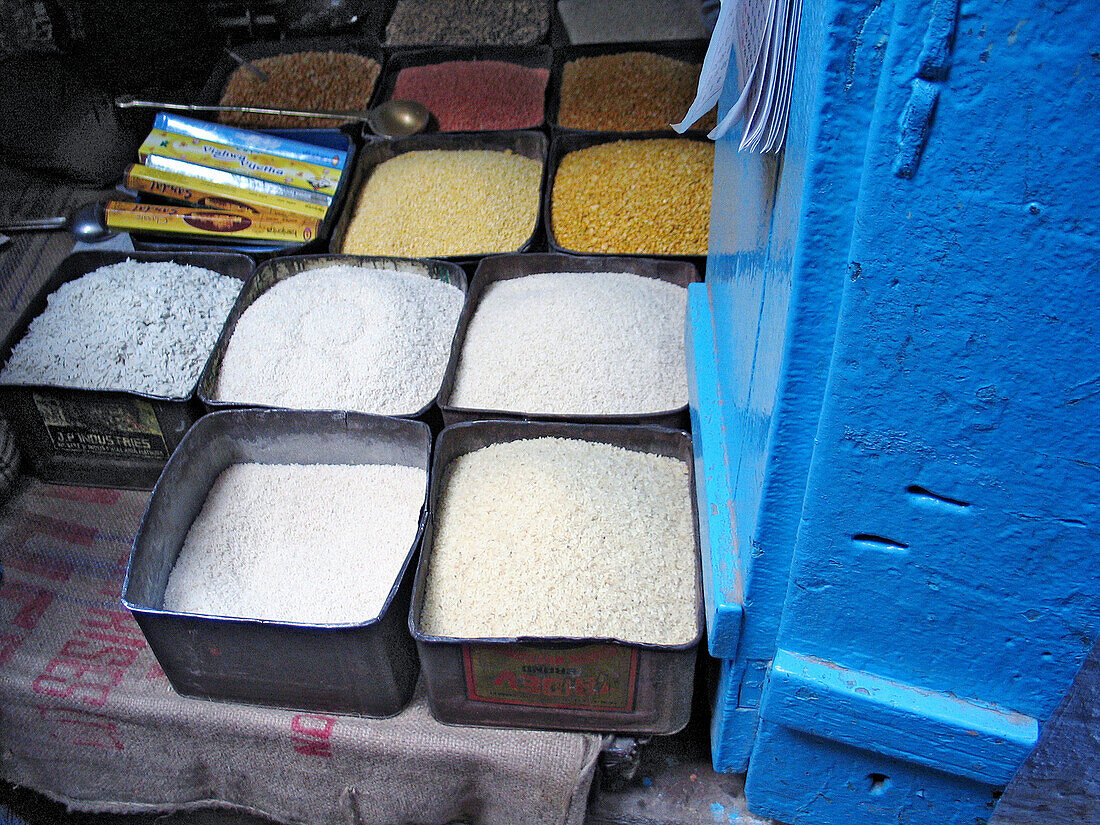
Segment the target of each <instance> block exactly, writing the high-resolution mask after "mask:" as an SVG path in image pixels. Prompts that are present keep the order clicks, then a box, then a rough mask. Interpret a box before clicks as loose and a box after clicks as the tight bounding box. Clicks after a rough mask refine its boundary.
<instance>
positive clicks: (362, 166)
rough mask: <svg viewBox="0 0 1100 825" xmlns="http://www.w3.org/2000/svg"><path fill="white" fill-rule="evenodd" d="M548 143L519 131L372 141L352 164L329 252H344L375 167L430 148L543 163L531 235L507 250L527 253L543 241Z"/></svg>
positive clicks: (463, 258) (457, 258)
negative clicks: (508, 154)
mask: <svg viewBox="0 0 1100 825" xmlns="http://www.w3.org/2000/svg"><path fill="white" fill-rule="evenodd" d="M548 146H549V141H548V140H547V137H546V135H544V134H543V133H542V132H535V131H520V132H474V133H454V134H433V135H417V136H416V137H410V138H404V139H402V140H371V141H368V142H367V143H365V144H364V146H363V148H362V150H360V152H359V158H358V160H357V162H356V165H355V170H354V172H353V177H352V180H351V185H350V186H349V189H348V195H347V203H346V205H345V207H344V210H343V215H342V216H341V218H340V220H339V222H338V223H337V224H336V227H335V229H334V230H333V233H332V240H331V241H330V243H329V249H330V250H331V251H332V252H340V251H341V250H342V249H343V245H344V238H345V236H346V234H347V229H348V225H349V224H350V222H351V219H352V217H353V216H354V214H355V209H356V207H357V206H358V201H359V194H360V192H361V191H362V189H363V187H364V186H365V185H366V183H367V181H368V180H369V179H370V176H371V174H372V173H373V172H374V169H375V167H377V166H378V165H379V164H381V163H383V162H385V161H387V160H390V159H391V158H394V157H397V156H398V155H400V154H403V153H405V152H415V151H421V150H430V149H445V150H457V151H463V150H471V149H490V150H493V151H497V152H505V151H510V152H513V153H514V154H517V155H522V156H523V157H526V158H531V159H533V160H537V161H539V163H541V164H542V177H541V179H540V182H539V191H540V204H539V208H538V209H537V210H536V211H537V214H536V215H535V225H534V228H533V229H532V230H531V234H530V235H529V236H528V238H527V240H526V241H525V242H524V243H523V244H522V245H521V246H520V247H519V249H515V250H510V251H513V252H526V251H528V250H531V249H533V248H535V247H536V245H537V244H538V243H539V242H540V241H541V239H542V234H541V233H542V223H541V220H540V216H541V214H542V208H541V203H542V192H543V191H544V190H545V188H546V180H547V178H546V166H547V164H546V155H547V151H548ZM488 254H495V253H492V252H488V251H484V250H482V251H473V252H469V253H464V254H461V255H438V256H434V257H435V258H437V259H438V260H444V261H454V262H469V261H473V260H476V259H480V258H482V257H484V256H485V255H488Z"/></svg>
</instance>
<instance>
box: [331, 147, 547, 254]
mask: <svg viewBox="0 0 1100 825" xmlns="http://www.w3.org/2000/svg"><path fill="white" fill-rule="evenodd" d="M541 179H542V164H541V163H540V162H539V161H537V160H532V159H531V158H526V157H523V156H522V155H517V154H514V153H512V152H496V151H491V150H487V149H459V150H445V149H429V150H421V151H414V152H405V153H404V154H400V155H397V156H396V157H394V158H391V159H389V160H387V161H384V162H383V163H380V164H379V165H378V166H377V167H376V168H375V169H374V171H373V172H372V173H371V176H370V178H369V179H368V180H367V183H366V185H365V186H364V187H363V189H362V193H361V194H360V196H359V201H358V203H357V204H356V206H355V212H354V213H353V215H352V218H351V221H350V222H349V223H348V227H347V232H346V235H345V237H344V243H343V249H342V250H341V251H342V252H345V253H351V254H359V255H393V256H398V257H402V256H405V257H411V258H433V257H434V258H438V257H447V256H455V255H484V254H489V253H493V252H515V251H517V250H518V249H519V248H520V247H522V246H523V245H524V244H525V243H526V242H527V240H528V239H529V238H530V237H531V233H532V232H534V231H535V224H536V222H537V220H538V209H539V184H540V183H541Z"/></svg>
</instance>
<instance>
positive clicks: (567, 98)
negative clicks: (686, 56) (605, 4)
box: [558, 52, 717, 132]
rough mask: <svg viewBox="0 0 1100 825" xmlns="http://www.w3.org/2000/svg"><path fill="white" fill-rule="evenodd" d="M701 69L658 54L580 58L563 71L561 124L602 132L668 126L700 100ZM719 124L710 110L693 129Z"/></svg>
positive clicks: (560, 107)
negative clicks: (698, 86)
mask: <svg viewBox="0 0 1100 825" xmlns="http://www.w3.org/2000/svg"><path fill="white" fill-rule="evenodd" d="M701 68H702V67H701V66H700V65H699V64H697V63H686V62H684V61H682V60H675V59H673V58H671V57H665V56H664V55H661V54H655V53H653V52H621V53H619V54H603V55H595V56H593V57H580V58H577V59H576V60H572V61H570V62H569V63H566V64H565V67H564V68H563V70H562V76H561V102H560V104H559V106H558V124H559V125H560V126H564V127H566V128H568V129H589V130H593V131H598V132H632V131H643V130H647V129H668V128H669V124H670V123H676V122H679V121H680V119H681V118H682V117H683V116H684V114H685V113H686V112H687V110H688V107H689V106H690V105H691V102H692V101H693V100H694V99H695V86H696V84H697V82H698V80H699V71H700V69H701ZM716 122H717V121H716V118H715V115H714V113H713V112H710V113H708V114H707V115H705V116H704V117H703V119H702V120H700V121H699V122H698V123H697V124H695V126H694V128H696V129H711V128H713V127H714V125H715V123H716Z"/></svg>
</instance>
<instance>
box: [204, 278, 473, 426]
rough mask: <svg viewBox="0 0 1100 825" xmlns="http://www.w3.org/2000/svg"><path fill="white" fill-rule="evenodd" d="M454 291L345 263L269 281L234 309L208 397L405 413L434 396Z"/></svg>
mask: <svg viewBox="0 0 1100 825" xmlns="http://www.w3.org/2000/svg"><path fill="white" fill-rule="evenodd" d="M464 300H465V295H464V294H463V292H462V290H461V289H458V288H457V287H454V286H451V285H450V284H447V283H444V282H443V281H439V280H436V279H434V278H428V277H425V276H423V275H418V274H416V273H411V272H397V271H393V270H383V269H371V268H367V267H356V266H348V265H345V264H341V265H337V266H331V267H325V268H321V269H315V270H310V271H307V272H302V273H300V274H298V275H295V276H293V277H291V278H287V279H286V280H283V281H280V282H279V283H277V284H275V285H274V286H273V287H271V289H269V290H267V291H266V292H264V293H263V294H262V295H260V297H259V298H257V299H256V301H255V302H253V303H252V304H251V305H250V306H249V307H248V309H246V310H245V311H244V313H242V315H241V317H240V318H239V319H238V321H237V325H236V327H235V329H234V330H233V334H232V336H231V338H230V339H229V345H228V347H227V348H226V351H225V355H224V357H223V359H222V363H221V368H220V369H219V372H218V379H217V385H216V388H215V398H217V399H218V400H220V401H236V402H242V403H254V404H266V405H269V406H273V407H291V408H295V409H338V410H356V411H359V412H367V413H375V414H378V415H412V414H415V413H417V412H419V411H420V410H421V409H423V408H424V407H425V406H427V405H428V404H429V403H431V401H432V399H434V398H435V395H436V393H437V392H439V387H440V385H441V384H442V383H443V373H444V372H445V371H446V368H447V361H448V359H449V358H450V355H451V343H452V341H453V339H454V332H455V327H456V326H457V324H458V316H459V313H460V312H461V311H462V304H463V301H464Z"/></svg>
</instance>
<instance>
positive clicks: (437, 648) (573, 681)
mask: <svg viewBox="0 0 1100 825" xmlns="http://www.w3.org/2000/svg"><path fill="white" fill-rule="evenodd" d="M543 437H557V438H569V439H582V440H586V441H594V442H602V443H607V444H614V445H616V446H620V447H624V448H627V449H631V450H637V451H641V452H649V453H654V454H658V455H664V456H670V457H674V458H678V459H680V460H682V461H684V462H686V463H687V465H688V473H689V481H690V484H691V486H692V487H694V476H693V475H692V469H691V468H692V450H691V438H690V436H689V435H688V434H687V433H685V432H682V431H680V430H672V429H665V428H659V427H626V426H600V425H581V424H564V423H548V422H526V421H480V422H471V423H465V424H456V425H454V426H451V427H447V428H446V429H444V430H443V432H442V433H441V434H440V435H439V438H438V439H437V441H436V448H435V455H434V458H433V464H432V489H431V493H430V496H429V508H430V509H431V510H432V512H435V509H436V507H437V506H438V503H439V498H440V496H441V494H442V492H443V490H442V483H441V482H442V479H443V478H444V473H445V471H446V467H447V465H448V464H449V463H450V462H451V461H453V460H454V459H455V458H457V457H458V456H461V455H463V454H465V453H469V452H473V451H474V450H478V449H481V448H482V447H487V446H489V445H490V444H497V443H502V442H509V441H516V440H520V439H528V438H543ZM691 499H692V505H691V506H692V519H693V522H694V523H695V531H694V533H695V536H696V538H695V542H696V571H697V575H696V596H695V609H696V616H697V619H696V622H697V628H698V629H697V633H696V636H695V638H694V639H693V640H692V641H691V642H689V643H687V644H684V645H657V644H639V643H631V642H625V641H622V640H620V639H614V638H562V637H555V638H542V637H514V638H455V637H446V636H434V635H431V634H428V633H426V632H424V631H423V630H422V629H421V626H420V613H421V609H422V608H423V605H424V597H425V586H426V583H427V576H428V569H429V567H430V565H431V547H432V540H433V527H434V525H433V524H429V525H428V528H427V530H426V532H425V534H424V542H423V552H422V553H421V555H420V562H419V564H418V566H417V570H416V580H415V582H414V584H413V598H412V607H411V609H410V612H409V628H410V630H411V631H412V635H413V637H414V638H415V639H416V646H417V650H418V651H419V654H420V661H421V663H422V665H423V670H424V681H425V685H426V687H427V691H428V702H429V706H430V708H431V711H432V715H433V716H434V717H435V718H436V719H438V720H439V721H441V722H447V723H451V724H459V725H489V726H500V727H530V728H547V729H558V730H594V731H610V732H619V733H660V734H669V733H675V732H677V731H679V730H681V729H682V728H683V727H684V726H685V725H686V724H687V721H688V717H689V715H690V712H691V696H692V687H693V677H694V672H695V660H696V653H697V649H698V645H699V640H700V639H701V638H702V634H703V594H702V585H701V583H700V580H699V578H698V570H699V563H698V514H697V513H696V512H695V503H694V502H695V497H694V494H692V495H691ZM525 668H526V669H525ZM593 685H598V686H601V687H606V690H605V691H603V692H602V693H600V695H599V696H593V691H592V690H591V686H593Z"/></svg>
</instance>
